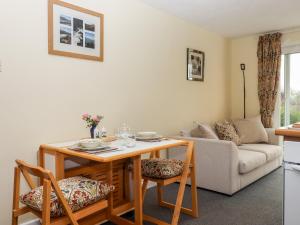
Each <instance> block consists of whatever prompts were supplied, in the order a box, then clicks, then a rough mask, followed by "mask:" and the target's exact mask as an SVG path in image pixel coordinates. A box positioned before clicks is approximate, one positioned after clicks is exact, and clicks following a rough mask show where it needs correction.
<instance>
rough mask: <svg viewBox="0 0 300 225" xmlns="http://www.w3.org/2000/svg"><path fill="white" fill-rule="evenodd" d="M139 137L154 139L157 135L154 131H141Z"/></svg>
mask: <svg viewBox="0 0 300 225" xmlns="http://www.w3.org/2000/svg"><path fill="white" fill-rule="evenodd" d="M137 136H139V137H143V138H150V137H151V138H153V137H156V136H157V133H156V132H154V131H141V132H138V133H137Z"/></svg>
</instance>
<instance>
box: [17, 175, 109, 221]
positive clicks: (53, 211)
mask: <svg viewBox="0 0 300 225" xmlns="http://www.w3.org/2000/svg"><path fill="white" fill-rule="evenodd" d="M58 186H59V187H60V189H61V191H62V193H63V195H64V197H65V199H66V200H67V203H68V204H69V206H70V207H71V209H72V211H73V212H74V211H77V210H79V209H82V208H84V207H86V206H88V205H90V204H93V203H95V202H97V201H99V200H102V199H104V198H105V197H106V196H107V195H108V194H109V193H110V192H112V191H113V190H114V186H112V185H109V184H106V183H104V182H102V181H96V180H91V179H88V178H85V177H80V176H77V177H70V178H67V179H63V180H60V181H58ZM50 198H51V200H50V201H51V203H50V215H51V217H58V216H62V215H64V210H63V206H62V205H61V203H60V202H59V200H58V198H57V196H56V194H55V192H54V191H52V192H51V197H50ZM20 201H21V202H22V203H23V204H25V205H27V206H29V207H30V208H33V209H35V210H38V211H42V209H43V186H41V187H37V188H35V189H32V190H31V191H30V192H28V193H27V194H24V195H21V196H20Z"/></svg>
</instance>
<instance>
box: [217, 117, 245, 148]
mask: <svg viewBox="0 0 300 225" xmlns="http://www.w3.org/2000/svg"><path fill="white" fill-rule="evenodd" d="M216 131H217V134H218V136H219V138H220V139H221V140H225V141H232V142H234V143H235V144H236V145H241V140H240V137H239V135H238V134H237V132H236V130H235V128H234V126H233V125H232V123H230V122H228V121H225V122H223V123H216Z"/></svg>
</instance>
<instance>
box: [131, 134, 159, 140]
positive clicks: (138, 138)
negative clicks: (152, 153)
mask: <svg viewBox="0 0 300 225" xmlns="http://www.w3.org/2000/svg"><path fill="white" fill-rule="evenodd" d="M161 138H162V136H161V135H155V136H153V137H140V136H136V140H138V141H142V140H145V141H149V140H157V139H161Z"/></svg>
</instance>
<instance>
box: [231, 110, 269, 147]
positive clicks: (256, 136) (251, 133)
mask: <svg viewBox="0 0 300 225" xmlns="http://www.w3.org/2000/svg"><path fill="white" fill-rule="evenodd" d="M233 124H234V126H235V128H236V130H237V132H238V134H239V136H240V138H241V142H242V143H243V144H251V143H262V142H264V143H267V142H268V134H267V131H266V129H265V128H264V126H263V124H262V122H261V118H260V116H256V117H252V118H246V119H240V120H234V121H233Z"/></svg>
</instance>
